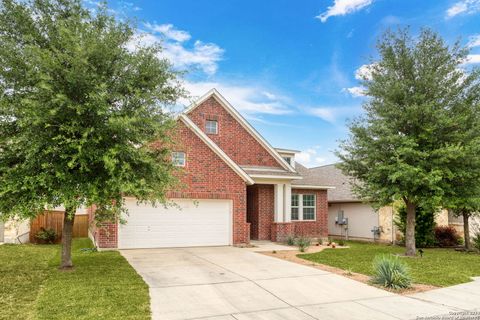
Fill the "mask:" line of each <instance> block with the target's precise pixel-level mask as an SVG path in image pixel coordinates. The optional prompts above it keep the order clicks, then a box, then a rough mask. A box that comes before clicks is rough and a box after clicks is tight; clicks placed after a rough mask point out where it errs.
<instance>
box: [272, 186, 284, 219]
mask: <svg viewBox="0 0 480 320" xmlns="http://www.w3.org/2000/svg"><path fill="white" fill-rule="evenodd" d="M283 186H284V185H283V183H278V184H274V185H273V194H274V196H273V199H274V214H275V222H283V213H284V207H283V204H284V200H283V198H284V194H283V189H284V188H283Z"/></svg>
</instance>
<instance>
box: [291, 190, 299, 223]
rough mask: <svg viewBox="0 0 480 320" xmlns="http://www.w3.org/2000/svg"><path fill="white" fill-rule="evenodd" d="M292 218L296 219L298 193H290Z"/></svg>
mask: <svg viewBox="0 0 480 320" xmlns="http://www.w3.org/2000/svg"><path fill="white" fill-rule="evenodd" d="M292 220H298V194H292Z"/></svg>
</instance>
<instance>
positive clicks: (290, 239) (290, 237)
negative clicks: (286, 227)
mask: <svg viewBox="0 0 480 320" xmlns="http://www.w3.org/2000/svg"><path fill="white" fill-rule="evenodd" d="M286 242H287V244H288V245H289V246H294V245H295V236H293V235H288V236H287V239H286Z"/></svg>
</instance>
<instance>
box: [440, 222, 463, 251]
mask: <svg viewBox="0 0 480 320" xmlns="http://www.w3.org/2000/svg"><path fill="white" fill-rule="evenodd" d="M459 238H460V236H459V235H458V233H457V230H456V229H455V228H454V227H450V226H439V227H435V243H436V244H437V245H438V246H440V247H453V246H456V245H458V241H459V240H458V239H459Z"/></svg>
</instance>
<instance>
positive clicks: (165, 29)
mask: <svg viewBox="0 0 480 320" xmlns="http://www.w3.org/2000/svg"><path fill="white" fill-rule="evenodd" d="M145 26H146V28H147V29H149V31H150V32H146V31H139V32H138V33H137V35H136V36H135V37H134V39H133V40H132V41H131V42H130V43H129V44H128V46H127V48H128V49H129V50H135V48H137V47H138V46H151V45H154V44H157V43H159V44H161V46H162V48H163V50H162V52H161V53H160V54H159V55H160V57H161V58H166V59H168V60H169V61H170V62H171V63H172V64H173V65H174V66H175V67H176V68H179V69H186V68H198V69H200V70H202V71H203V72H204V73H206V74H207V75H213V74H215V73H216V72H217V70H218V62H219V61H220V60H222V57H223V53H224V50H223V49H222V48H220V47H219V46H218V45H216V44H214V43H204V42H202V41H200V40H196V41H195V42H194V43H193V46H192V45H189V44H188V40H190V39H191V35H190V34H189V33H188V32H186V31H183V30H178V29H176V28H175V27H174V26H173V25H171V24H163V25H154V24H146V25H145Z"/></svg>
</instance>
